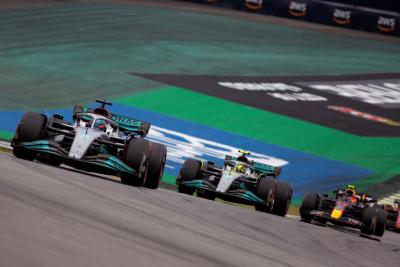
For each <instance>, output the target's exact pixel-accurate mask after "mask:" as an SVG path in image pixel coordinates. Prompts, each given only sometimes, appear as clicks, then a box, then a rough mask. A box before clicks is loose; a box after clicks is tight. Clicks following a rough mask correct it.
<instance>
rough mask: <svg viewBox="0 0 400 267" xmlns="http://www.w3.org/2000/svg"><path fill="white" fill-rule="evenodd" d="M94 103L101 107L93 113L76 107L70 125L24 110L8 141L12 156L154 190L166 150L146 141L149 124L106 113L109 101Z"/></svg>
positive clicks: (59, 118)
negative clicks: (115, 179) (109, 177)
mask: <svg viewBox="0 0 400 267" xmlns="http://www.w3.org/2000/svg"><path fill="white" fill-rule="evenodd" d="M96 102H98V103H100V104H101V106H100V107H97V108H95V109H92V108H88V107H85V106H81V105H76V106H75V107H74V110H73V122H72V123H68V122H66V121H64V118H63V116H62V115H60V114H54V115H53V116H47V115H44V114H41V113H36V112H26V113H25V114H24V115H23V117H22V119H21V121H20V123H19V124H18V127H17V130H16V132H15V135H14V138H13V140H12V143H11V146H12V147H13V153H14V155H15V156H16V157H18V158H22V159H26V160H34V159H37V160H40V161H44V162H47V163H49V164H51V165H55V166H58V165H60V164H61V163H64V164H66V165H69V166H72V167H74V168H77V169H81V170H85V171H90V172H98V173H103V174H114V175H118V176H120V177H121V182H122V183H124V184H128V185H134V186H142V185H143V186H145V187H148V188H152V189H155V188H158V186H159V184H160V180H161V177H162V175H163V172H164V165H165V160H166V153H167V149H166V147H165V146H164V145H162V144H158V143H153V142H150V141H148V140H146V139H144V137H145V136H146V135H147V133H148V132H149V130H150V123H147V122H144V121H141V120H136V119H133V118H130V117H126V116H122V115H117V114H113V113H110V112H109V111H108V110H107V109H106V108H105V106H106V105H112V104H111V103H109V102H106V101H99V100H96Z"/></svg>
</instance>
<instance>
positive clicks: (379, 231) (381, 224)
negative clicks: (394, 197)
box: [374, 208, 388, 236]
mask: <svg viewBox="0 0 400 267" xmlns="http://www.w3.org/2000/svg"><path fill="white" fill-rule="evenodd" d="M376 209H377V212H378V214H377V217H376V225H375V231H374V235H376V236H383V233H384V232H385V228H386V220H387V216H388V214H387V211H385V210H384V209H382V208H376Z"/></svg>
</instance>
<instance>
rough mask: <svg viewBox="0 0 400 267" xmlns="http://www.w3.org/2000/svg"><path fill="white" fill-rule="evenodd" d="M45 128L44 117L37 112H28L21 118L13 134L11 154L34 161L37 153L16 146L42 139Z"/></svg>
mask: <svg viewBox="0 0 400 267" xmlns="http://www.w3.org/2000/svg"><path fill="white" fill-rule="evenodd" d="M45 128H46V117H45V116H44V115H42V114H40V113H37V112H31V111H28V112H26V113H25V114H24V116H23V117H22V119H21V121H20V123H19V125H18V129H17V131H16V134H15V139H14V142H15V145H16V146H14V147H13V154H14V155H15V156H16V157H17V158H22V159H26V160H34V159H35V158H36V156H37V152H34V151H30V150H27V149H25V148H23V147H20V146H18V143H21V142H31V141H36V140H39V139H41V138H42V137H43V135H44V131H45Z"/></svg>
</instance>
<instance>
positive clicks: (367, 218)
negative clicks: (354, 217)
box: [361, 207, 378, 235]
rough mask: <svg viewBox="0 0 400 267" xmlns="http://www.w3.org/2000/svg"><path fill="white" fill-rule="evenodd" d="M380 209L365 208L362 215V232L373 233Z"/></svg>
mask: <svg viewBox="0 0 400 267" xmlns="http://www.w3.org/2000/svg"><path fill="white" fill-rule="evenodd" d="M377 217H378V210H377V209H376V208H373V207H368V208H365V209H364V211H363V215H362V222H363V225H362V226H361V234H364V235H372V234H374V232H375V230H376V222H377Z"/></svg>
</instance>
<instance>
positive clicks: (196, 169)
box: [177, 159, 201, 195]
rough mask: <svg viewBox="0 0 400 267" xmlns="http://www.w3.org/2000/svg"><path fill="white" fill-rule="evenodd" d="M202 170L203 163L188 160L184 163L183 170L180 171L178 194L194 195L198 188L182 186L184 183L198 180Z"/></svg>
mask: <svg viewBox="0 0 400 267" xmlns="http://www.w3.org/2000/svg"><path fill="white" fill-rule="evenodd" d="M200 170H201V162H200V161H198V160H195V159H187V160H185V162H184V163H183V166H182V169H181V171H180V176H179V177H178V179H177V182H178V192H179V193H183V194H187V195H193V194H194V192H196V188H194V187H189V186H185V185H183V184H181V183H182V182H188V181H193V180H196V179H198V177H199V175H200Z"/></svg>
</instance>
